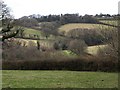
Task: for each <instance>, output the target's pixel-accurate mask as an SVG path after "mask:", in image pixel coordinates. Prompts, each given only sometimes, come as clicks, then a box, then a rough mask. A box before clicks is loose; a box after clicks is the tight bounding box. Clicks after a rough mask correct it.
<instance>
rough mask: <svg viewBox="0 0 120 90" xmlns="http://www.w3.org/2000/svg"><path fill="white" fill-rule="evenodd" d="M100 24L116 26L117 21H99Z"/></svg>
mask: <svg viewBox="0 0 120 90" xmlns="http://www.w3.org/2000/svg"><path fill="white" fill-rule="evenodd" d="M100 22H103V23H106V24H110V25H116V26H117V25H118V21H117V20H100Z"/></svg>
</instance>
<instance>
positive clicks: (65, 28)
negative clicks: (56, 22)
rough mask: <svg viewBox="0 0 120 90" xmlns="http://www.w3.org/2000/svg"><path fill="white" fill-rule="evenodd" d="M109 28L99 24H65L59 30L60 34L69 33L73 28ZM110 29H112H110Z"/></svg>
mask: <svg viewBox="0 0 120 90" xmlns="http://www.w3.org/2000/svg"><path fill="white" fill-rule="evenodd" d="M109 27H110V26H107V25H101V24H85V23H72V24H65V25H63V26H61V27H60V28H59V33H60V32H66V33H67V32H69V31H70V30H73V29H75V28H81V29H107V28H109ZM111 28H112V27H111Z"/></svg>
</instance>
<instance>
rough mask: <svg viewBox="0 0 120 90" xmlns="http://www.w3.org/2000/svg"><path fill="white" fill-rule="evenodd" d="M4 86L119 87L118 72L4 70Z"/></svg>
mask: <svg viewBox="0 0 120 90" xmlns="http://www.w3.org/2000/svg"><path fill="white" fill-rule="evenodd" d="M2 79H3V81H2V86H3V88H117V87H118V74H117V73H105V72H79V71H42V70H39V71H32V70H31V71H30V70H29V71H28V70H25V71H22V70H4V71H3V73H2Z"/></svg>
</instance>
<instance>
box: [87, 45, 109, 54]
mask: <svg viewBox="0 0 120 90" xmlns="http://www.w3.org/2000/svg"><path fill="white" fill-rule="evenodd" d="M106 47H108V45H95V46H89V47H87V49H86V50H85V52H87V53H89V54H92V55H97V53H98V51H99V50H104V48H106Z"/></svg>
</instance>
